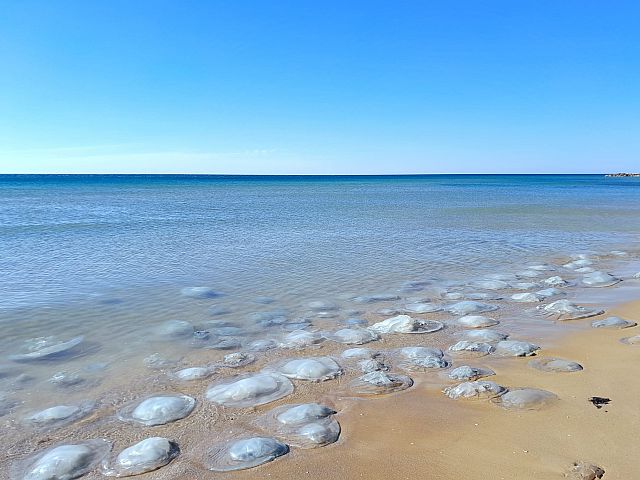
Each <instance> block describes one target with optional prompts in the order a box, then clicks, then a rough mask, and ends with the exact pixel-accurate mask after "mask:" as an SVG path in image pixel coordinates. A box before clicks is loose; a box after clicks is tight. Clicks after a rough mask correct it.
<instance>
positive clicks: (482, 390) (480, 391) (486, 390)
mask: <svg viewBox="0 0 640 480" xmlns="http://www.w3.org/2000/svg"><path fill="white" fill-rule="evenodd" d="M506 391H507V389H506V388H505V387H503V386H502V385H498V384H497V383H495V382H491V381H489V380H475V381H472V382H464V383H460V384H458V385H456V386H454V387H447V388H445V389H444V390H443V392H444V394H445V395H446V396H447V397H449V398H452V399H454V400H457V399H459V398H475V399H480V398H493V397H497V396H499V395H502V394H503V393H504V392H506Z"/></svg>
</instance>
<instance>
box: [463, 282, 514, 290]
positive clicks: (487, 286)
mask: <svg viewBox="0 0 640 480" xmlns="http://www.w3.org/2000/svg"><path fill="white" fill-rule="evenodd" d="M471 286H472V287H473V288H481V289H484V290H503V289H505V288H509V284H508V283H507V282H504V281H502V280H479V281H477V282H472V283H471Z"/></svg>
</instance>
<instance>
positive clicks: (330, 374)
mask: <svg viewBox="0 0 640 480" xmlns="http://www.w3.org/2000/svg"><path fill="white" fill-rule="evenodd" d="M276 368H277V371H278V372H279V373H281V374H282V375H284V376H285V377H288V378H295V379H296V380H308V381H311V382H323V381H325V380H331V379H333V378H336V377H337V376H339V375H342V368H341V367H340V365H338V364H337V363H336V362H335V360H333V359H331V358H329V357H313V358H295V359H293V360H288V361H287V362H286V363H284V364H282V365H280V366H279V367H276Z"/></svg>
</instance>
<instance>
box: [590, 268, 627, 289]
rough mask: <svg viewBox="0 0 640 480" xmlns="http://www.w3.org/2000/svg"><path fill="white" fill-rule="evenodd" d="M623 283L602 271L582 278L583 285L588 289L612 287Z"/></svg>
mask: <svg viewBox="0 0 640 480" xmlns="http://www.w3.org/2000/svg"><path fill="white" fill-rule="evenodd" d="M621 281H622V280H620V279H619V278H616V277H614V276H613V275H610V274H608V273H605V272H600V271H595V272H591V273H588V274H587V275H584V276H583V277H582V283H583V284H584V285H586V286H587V287H611V286H612V285H615V284H616V283H619V282H621Z"/></svg>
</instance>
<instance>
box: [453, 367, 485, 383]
mask: <svg viewBox="0 0 640 480" xmlns="http://www.w3.org/2000/svg"><path fill="white" fill-rule="evenodd" d="M495 374H496V372H494V371H493V370H491V369H489V368H480V367H470V366H468V365H461V366H460V367H456V368H454V369H453V370H451V371H450V372H449V378H451V379H452V380H478V379H479V378H482V377H490V376H491V375H495Z"/></svg>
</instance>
